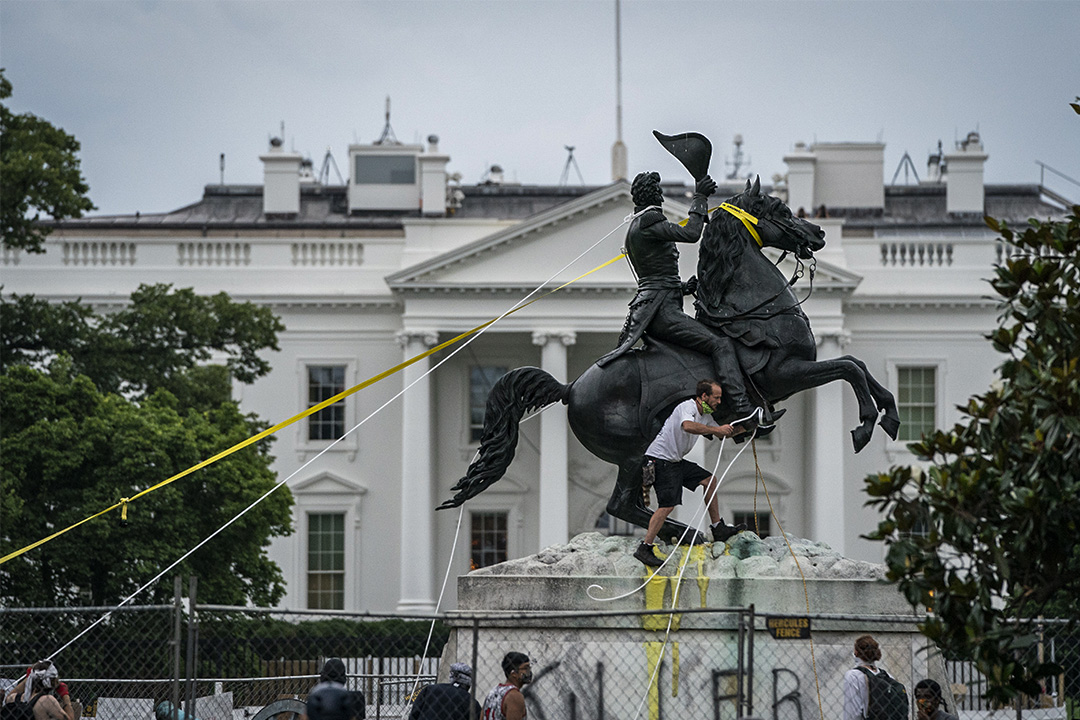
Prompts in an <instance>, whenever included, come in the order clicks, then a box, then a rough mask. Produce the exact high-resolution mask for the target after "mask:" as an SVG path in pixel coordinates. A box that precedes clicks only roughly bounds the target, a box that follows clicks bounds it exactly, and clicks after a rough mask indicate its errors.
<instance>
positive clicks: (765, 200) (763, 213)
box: [697, 180, 825, 322]
mask: <svg viewBox="0 0 1080 720" xmlns="http://www.w3.org/2000/svg"><path fill="white" fill-rule="evenodd" d="M824 236H825V233H824V232H823V231H822V230H821V228H820V227H818V226H817V225H814V224H813V223H811V222H807V221H806V220H804V219H802V218H797V217H792V215H791V210H789V209H788V206H787V205H785V204H784V203H783V202H781V201H780V200H779V199H778V198H775V197H771V196H769V195H765V194H764V193H762V192H761V181H760V180H758V181H755V182H754V184H753V185H751V184H750V183H749V182H747V183H746V190H744V191H743V192H741V193H739V194H738V195H736V196H734V197H732V198H729V199H728V201H727V202H725V203H723V204H722V205H721V206H720V207H719V208H718V209H717V210H716V211H715V212H714V213H713V214H712V217H711V218H710V220H709V224H708V225H706V226H705V234H704V235H703V236H702V239H701V247H700V249H699V250H698V272H697V276H698V285H699V287H700V288H701V289H700V290H699V292H698V302H697V307H698V319H702V318H706V319H707V318H725V317H731V315H732V312H735V311H738V310H740V309H741V310H745V309H746V308H747V307H752V306H754V305H755V304H756V303H757V302H758V301H759V300H761V298H758V297H757V294H758V293H764V294H765V295H764V296H765V297H768V296H769V295H772V294H773V292H774V290H775V288H773V287H772V284H776V283H779V286H778V287H779V288H780V289H781V290H783V289H786V288H787V284H788V281H787V280H786V279H785V278H784V276H783V275H781V274H780V273H779V271H778V270H776V268H775V265H773V263H771V262H768V261H767V260H766V261H765V262H764V263H762V262H761V261H762V260H763V259H764V258H763V256H762V255H761V253H760V249H761V248H763V247H766V246H768V247H774V248H779V249H780V250H785V251H787V252H791V253H794V254H795V257H797V258H799V260H809V259H811V258H812V257H813V255H814V253H815V252H816V251H818V250H820V249H821V248H823V247H825V240H824ZM751 250H754V251H757V252H756V253H753V252H750V251H751ZM754 257H756V258H757V259H758V261H759V262H758V263H747V262H746V261H747V260H750V259H752V258H754ZM762 265H764V266H765V267H767V268H768V270H767V271H764V272H765V274H763V275H757V276H755V275H753V273H754V272H756V271H754V270H750V269H748V268H749V267H750V266H754V267H757V268H758V269H759V270H760V269H761V267H762ZM770 274H771V275H773V276H775V277H773V280H772V281H771V283H772V284H770V282H767V280H768V277H769V276H770ZM740 278H741V279H740ZM747 294H749V296H752V297H748V296H747ZM704 321H705V320H703V322H704Z"/></svg>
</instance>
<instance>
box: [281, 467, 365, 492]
mask: <svg viewBox="0 0 1080 720" xmlns="http://www.w3.org/2000/svg"><path fill="white" fill-rule="evenodd" d="M290 490H292V492H293V493H294V494H297V495H309V496H310V495H348V496H350V497H355V496H357V495H364V494H365V493H367V491H368V489H367V486H366V485H362V484H360V483H358V482H354V481H352V480H346V479H345V478H343V477H341V476H340V475H336V474H334V473H332V472H321V473H318V474H316V475H313V476H311V477H309V478H306V479H304V480H301V481H300V482H299V483H297V484H296V485H292V486H290Z"/></svg>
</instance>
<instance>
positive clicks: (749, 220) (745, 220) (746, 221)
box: [679, 202, 764, 247]
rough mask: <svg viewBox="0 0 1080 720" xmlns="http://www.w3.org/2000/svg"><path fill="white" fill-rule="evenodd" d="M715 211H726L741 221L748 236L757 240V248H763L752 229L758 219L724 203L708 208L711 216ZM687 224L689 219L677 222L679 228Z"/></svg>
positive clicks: (756, 232) (759, 237) (755, 231)
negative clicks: (747, 231)
mask: <svg viewBox="0 0 1080 720" xmlns="http://www.w3.org/2000/svg"><path fill="white" fill-rule="evenodd" d="M717 210H726V211H727V212H729V213H731V214H732V215H734V216H735V217H737V218H739V219H740V220H742V224H743V225H745V226H746V229H747V230H749V231H750V235H752V236H753V238H754V239H755V240H757V244H758V247H764V246H763V245H762V244H761V236H760V235H758V231H757V228H755V227H754V225H757V224H758V219H757V218H756V217H754V216H753V215H751V214H750V213H748V212H746V211H745V210H743V209H742V208H739V207H735V206H734V205H731V204H730V203H726V202H725V203H720V204H719V205H718V206H717V207H711V208H709V214H710V215H712V214H713V212H715V211H717ZM688 222H690V218H686V219H684V220H680V221H679V226H680V227H686V223H688Z"/></svg>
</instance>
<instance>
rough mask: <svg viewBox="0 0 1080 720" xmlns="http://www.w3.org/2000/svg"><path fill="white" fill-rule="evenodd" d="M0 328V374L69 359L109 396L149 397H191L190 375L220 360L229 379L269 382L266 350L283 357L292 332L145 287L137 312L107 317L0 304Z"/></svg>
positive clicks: (74, 305)
mask: <svg viewBox="0 0 1080 720" xmlns="http://www.w3.org/2000/svg"><path fill="white" fill-rule="evenodd" d="M0 327H2V332H3V345H2V346H0V368H6V367H8V366H9V365H11V364H25V365H34V366H37V367H44V366H45V364H47V363H48V362H49V360H50V359H52V358H53V357H56V356H57V355H59V354H63V355H66V356H68V357H69V358H71V361H72V364H73V369H74V372H75V373H77V374H82V375H86V376H88V377H89V378H90V379H91V380H92V381H93V382H94V384H95V385H97V387H98V389H100V390H101V391H103V392H122V393H125V394H135V395H145V394H147V393H150V392H152V391H154V390H156V389H159V388H164V389H167V390H170V391H172V392H173V393H174V394H177V395H180V396H183V397H184V398H186V397H187V396H188V395H189V394H190V393H192V392H197V391H198V388H197V387H196V388H193V387H191V385H192V382H191V380H192V378H191V375H190V373H191V371H192V370H193V369H195V368H197V367H198V366H199V365H200V363H205V362H206V361H208V360H210V359H211V358H212V357H214V354H215V353H219V354H224V355H226V356H227V357H228V359H227V365H228V368H229V371H230V373H231V374H232V376H233V377H235V378H236V379H237V380H239V381H241V382H252V381H253V380H255V379H256V378H258V377H261V376H262V375H265V374H266V373H267V372H269V371H270V364H269V363H268V362H267V361H266V360H264V359H263V358H262V357H260V356H259V351H261V350H263V349H270V350H277V349H278V345H277V333H279V332H281V331H282V330H284V329H285V326H284V325H282V324H281V321H280V320H279V319H278V318H277V317H276V316H275V315H274V314H273V313H272V312H271V311H270V309H269V308H264V307H258V306H257V305H255V304H253V303H237V302H233V300H232V299H231V298H230V297H229V296H228V294H226V293H218V294H217V295H212V296H202V295H196V294H195V292H194V291H193V290H192V289H191V288H186V289H181V290H173V289H172V286H170V285H164V284H159V285H141V286H140V287H139V289H138V290H136V291H135V292H134V293H132V295H131V304H130V305H127V306H126V307H124V308H122V309H121V310H118V311H116V312H114V313H110V314H105V315H99V314H97V313H95V312H94V310H93V309H92V308H90V307H88V306H87V305H84V304H83V303H81V302H78V301H76V302H66V303H59V304H54V303H50V302H48V301H46V300H41V299H39V298H36V297H34V296H33V295H23V296H12V297H11V298H10V299H8V298H2V297H0ZM197 379H201V378H197Z"/></svg>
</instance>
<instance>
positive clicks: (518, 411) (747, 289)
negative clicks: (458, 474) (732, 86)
mask: <svg viewBox="0 0 1080 720" xmlns="http://www.w3.org/2000/svg"><path fill="white" fill-rule="evenodd" d="M654 134H655V135H656V137H657V139H658V140H659V141H660V142H661V143H662V144H663V145H664V147H666V148H667V149H668V150H669V151H670V152H671V153H672V154H673V155H674V156H675V157H676V158H677V159H678V160H679V161H680V162H681V163H682V164H683V165H684V166H685V167H686V168H687V169H688V170H689V171H690V173H691V175H693V176H694V179H695V181H696V185H695V195H694V199H693V201H692V202H691V206H690V217H689V219H688V220H687V221H685V223H684V225H683V226H679V225H676V224H674V223H669V222H667V220H666V218H665V216H664V214H663V212H662V211H661V210H660V204H661V203H662V201H663V194H662V192H661V191H660V184H659V180H660V178H659V175H657V174H656V173H641V174H640V175H638V177H637V178H636V179H635V180H634V183H633V185H632V188H631V194H632V196H633V199H634V204H635V213H634V216H633V219H632V221H631V223H630V228H629V230H628V231H627V240H626V246H625V248H624V250H625V252H626V253H627V255H628V256H629V258H630V261H631V265H632V267H633V268H634V271H635V274H636V275H637V277H638V292H637V294H636V296H635V297H634V299H633V301H631V303H630V311H629V313H628V315H627V319H626V325H625V326H624V328H623V332H622V335H621V337H620V338H619V342H618V343H617V347H616V348H615V349H614V350H613V351H612V352H610V353H608V354H607V355H605V356H604V357H602V358H600V359H599V360H598V361H597V362H596V363H595V364H593V365H592V366H591V367H589V368H588V369H587V370H586V371H585V372H584V373H582V374H581V376H579V377H578V378H577V379H576V380H574V381H573V382H571V383H569V384H563V383H561V382H559V381H557V380H556V379H555V378H553V377H552V376H551V375H550V374H548V373H546V372H544V371H543V370H541V369H539V368H534V367H525V368H518V369H516V370H512V371H510V372H509V373H507V374H506V375H504V376H503V377H502V378H500V379H499V380H498V381H497V382H496V383H495V385H494V387H493V388H492V390H491V393H490V394H489V396H488V400H487V405H486V411H485V416H484V433H483V437H482V439H481V442H480V451H479V454H478V456H477V458H476V460H475V461H474V462H473V463H472V464H471V465H470V466H469V469H468V471H467V473H466V475H465V477H463V478H462V479H461V480H459V481H458V483H457V484H456V485H454V487H453V488H452V490H454V491H456V494H455V495H454V496H453V497H452V498H451V499H449V500H447V501H445V502H444V503H443V504H442V505H440V506H439V509H445V508H450V507H457V506H459V505H461V504H462V503H464V502H465V501H466V500H468V499H469V498H472V497H474V496H476V495H477V494H479V493H480V492H482V491H483V490H484V489H486V488H487V487H489V486H490V485H491V484H492V483H494V482H496V481H497V480H499V479H500V478H501V477H502V476H503V475H504V473H505V472H506V469H507V468H508V467H509V466H510V462H511V461H512V460H513V458H514V452H515V448H516V446H517V441H518V424H519V423H520V421H521V418H522V417H523V416H524V415H525V414H526V413H529V412H533V411H535V410H538V409H540V408H543V407H545V406H547V405H550V404H551V403H554V402H562V403H564V404H565V405H567V408H568V410H567V417H568V420H569V422H570V428H571V430H572V431H573V433H574V435H575V436H576V437H577V438H578V440H579V441H580V442H581V444H582V445H584V446H585V448H586V449H587V450H589V451H590V452H591V453H592V454H594V455H596V456H597V457H599V458H600V459H602V460H604V461H606V462H610V463H613V464H614V465H616V466H617V467H618V468H619V472H618V478H617V479H616V481H615V489H614V491H613V492H612V494H611V498H610V500H609V501H608V504H607V511H608V513H609V514H610V515H611V516H612V517H616V518H619V519H620V520H624V521H626V522H629V523H632V524H634V525H637V526H639V527H647V526H648V522H649V518H650V517H651V515H652V512H651V511H650V510H648V509H647V508H646V507H645V504H644V501H643V495H642V463H643V459H644V453H645V449H646V448H647V447H648V445H649V443H650V441H651V440H652V439H653V438H654V437H655V436H656V434H657V432H659V430H660V426H661V425H662V424H663V422H664V420H665V419H666V418H667V416H668V415H669V414H670V412H671V410H672V408H673V407H674V406H675V405H676V404H677V403H679V402H681V401H683V400H685V399H687V398H688V397H689V396H690V395H691V394H692V389H693V388H694V386H695V384H696V383H697V381H698V380H700V379H702V378H706V377H708V378H715V379H716V380H717V381H718V382H719V383H720V386H721V387H722V389H723V390H724V393H723V400H722V402H721V405H720V407H719V408H717V409H716V410H715V412H713V418H714V419H715V420H716V421H717V422H718V423H722V424H723V423H729V424H732V425H738V426H739V427H741V428H742V430H743V433H742V434H741V435H740V436H736V438H735V439H736V441H737V442H741V441H745V440H746V439H748V438H752V437H754V436H755V435H756V436H757V437H760V436H762V435H764V434H766V433H767V432H770V431H771V430H772V428H773V426H774V423H775V421H776V420H777V419H778V418H779V417H780V415H782V414H783V412H784V411H783V410H782V409H776V408H775V407H774V403H776V402H778V401H781V400H784V399H786V398H788V397H790V396H791V395H794V394H795V393H797V392H800V391H802V390H809V389H811V388H815V387H818V386H819V385H824V384H825V383H829V382H832V381H834V380H844V381H846V382H847V383H848V384H849V385H850V386H851V388H852V390H853V391H854V393H855V397H856V399H857V400H858V403H859V421H860V424H859V426H858V427H856V428H855V429H854V430H852V432H851V435H852V443H853V445H854V448H855V452H859V451H860V450H862V448H863V447H865V446H866V444H867V443H868V442H869V441H870V438H871V436H872V434H873V430H874V424H875V422H877V421H878V418H879V416H880V424H881V427H882V428H883V429H884V430H885V432H886V433H887V434H888V435H889V436H890V437H892V438H893V439H895V438H896V434H897V431H898V430H899V427H900V419H899V416H898V414H897V411H896V403H895V400H894V398H893V395H892V393H890V392H889V391H888V389H886V388H885V387H884V386H882V385H881V384H880V383H878V382H877V380H875V379H874V378H873V376H872V375H871V374H870V372H869V370H867V368H866V365H865V364H864V363H863V362H862V361H861V360H859V359H858V358H855V357H852V356H850V355H845V356H843V357H838V358H834V359H830V360H821V361H818V360H817V346H816V343H815V342H814V335H813V333H812V332H811V330H810V321H809V319H808V318H807V317H806V314H805V313H803V311H802V309H801V307H800V304H801V303H800V301H799V300H798V299H797V298H796V296H795V293H794V292H793V290H792V286H793V285H794V283H795V281H796V280H797V278H798V277H800V276H801V275H802V274H803V269H804V265H803V263H804V261H806V262H809V263H811V272H812V270H813V267H814V266H813V263H814V253H815V252H816V251H818V250H820V249H821V248H822V247H824V245H825V241H824V232H823V231H822V230H821V228H820V227H819V226H817V225H815V224H813V223H811V222H809V221H807V220H805V219H803V218H798V217H793V216H792V214H791V210H790V209H789V208H788V207H787V206H786V205H785V204H784V203H783V202H782V201H780V200H779V199H778V198H775V197H772V196H769V195H766V194H764V193H762V192H761V186H760V180H756V181H755V182H754V183H753V184H751V183H750V181H747V183H746V188H745V190H743V192H741V193H739V194H738V195H735V196H734V197H731V198H729V199H728V200H727V201H726V202H724V203H721V204H720V206H719V207H717V208H716V209H715V210H713V211H712V214H711V216H710V217H709V218H708V219H707V221H706V213H707V210H706V208H707V204H706V201H707V198H708V196H709V195H710V194H712V193H713V192H714V191H715V189H716V184H715V183H714V182H713V181H712V180H711V178H709V175H708V165H709V160H710V157H711V153H712V146H711V144H710V143H709V141H708V139H706V138H705V137H704V136H702V135H700V134H698V133H683V134H681V135H675V136H668V135H662V134H660V133H658V132H656V133H654ZM699 237H700V243H701V244H700V249H699V252H698V265H697V275H696V277H695V278H691V279H690V280H689V281H688V282H686V283H682V282H681V281H680V279H679V277H678V265H677V260H678V250H677V249H676V248H675V243H678V242H688V243H693V242H697V241H698V238H699ZM766 247H771V248H776V249H778V250H780V251H782V252H783V253H784V254H785V255H786V254H788V253H790V254H792V255H793V256H794V258H795V263H796V270H795V272H794V273H793V274H792V277H791V278H790V279H788V278H786V277H784V275H783V274H782V273H781V271H780V270H779V268H778V266H779V262H774V261H773V260H771V259H770V258H769V257H768V256H767V255H766V254H765V253H763V252H762V251H763V250H764V248H766ZM691 293H692V294H694V295H695V297H696V300H695V302H694V306H695V308H696V314H695V316H694V317H693V318H691V317H690V316H688V315H686V314H685V313H683V311H682V302H683V300H682V298H683V295H684V294H691ZM639 341H641V342H642V344H641V345H640V346H637V347H635V345H636V344H637V343H638V342H639ZM686 530H687V528H686V526H685V525H683V524H682V523H679V522H676V521H673V520H666V521H665V522H664V525H663V528H662V530H661V534H662V537H666V538H670V537H684V538H686V539H684V542H690V543H695V542H700V541H702V540H704V538H703V537H701V536H700V535H699V534H698V533H696V532H694V531H692V532H688V533H687V532H686ZM684 533H686V534H685V535H684Z"/></svg>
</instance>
